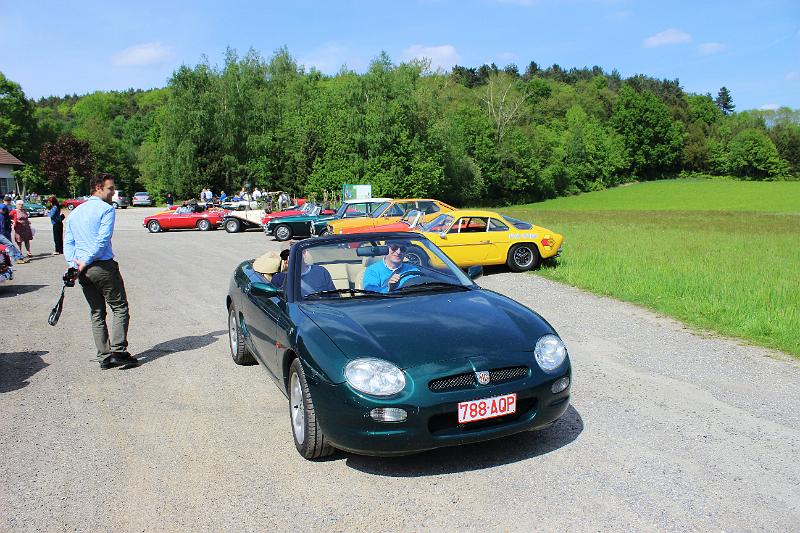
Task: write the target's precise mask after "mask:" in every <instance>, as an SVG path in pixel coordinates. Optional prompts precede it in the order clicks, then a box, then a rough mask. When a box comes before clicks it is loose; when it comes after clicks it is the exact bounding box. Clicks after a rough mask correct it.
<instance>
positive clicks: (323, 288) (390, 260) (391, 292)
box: [289, 235, 474, 302]
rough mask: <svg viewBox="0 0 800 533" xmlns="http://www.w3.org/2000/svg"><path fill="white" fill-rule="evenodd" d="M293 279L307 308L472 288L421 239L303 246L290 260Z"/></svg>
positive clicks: (295, 291) (359, 239)
mask: <svg viewBox="0 0 800 533" xmlns="http://www.w3.org/2000/svg"><path fill="white" fill-rule="evenodd" d="M289 279H290V280H291V281H290V283H293V287H292V292H293V294H294V295H295V298H298V297H299V299H301V300H303V301H308V302H317V301H330V300H337V301H338V300H341V299H346V298H404V297H413V296H418V295H420V294H428V293H432V292H447V291H463V290H469V289H470V288H472V287H474V283H473V282H472V280H470V279H469V278H468V277H467V276H466V275H465V274H464V272H462V271H461V269H459V268H458V267H457V266H456V265H455V264H454V263H453V262H452V261H451V260H450V259H449V258H448V257H447V256H446V255H445V254H444V253H443V252H442V251H441V250H440V249H439V248H437V247H436V245H434V244H433V243H431V242H430V241H429V240H427V239H425V238H424V237H421V236H419V235H415V236H413V237H402V238H394V239H388V240H387V239H385V238H365V237H364V236H357V235H354V236H353V237H352V238H349V239H347V240H342V239H333V240H322V239H319V240H316V241H305V242H304V243H303V246H302V248H301V250H300V251H299V252H298V253H293V254H292V255H291V257H290V265H289Z"/></svg>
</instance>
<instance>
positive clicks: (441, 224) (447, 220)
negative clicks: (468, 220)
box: [422, 214, 455, 232]
mask: <svg viewBox="0 0 800 533" xmlns="http://www.w3.org/2000/svg"><path fill="white" fill-rule="evenodd" d="M454 220H455V219H454V218H453V217H452V216H451V215H444V214H442V215H439V216H438V217H436V218H434V219H433V220H431V221H430V222H428V223H427V224H425V225H424V226H422V231H431V232H440V231H447V230H448V228H450V226H452V225H453V221H454Z"/></svg>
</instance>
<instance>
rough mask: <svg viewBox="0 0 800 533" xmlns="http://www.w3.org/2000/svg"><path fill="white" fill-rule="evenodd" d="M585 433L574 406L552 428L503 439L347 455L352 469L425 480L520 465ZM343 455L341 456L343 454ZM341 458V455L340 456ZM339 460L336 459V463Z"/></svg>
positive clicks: (347, 461)
mask: <svg viewBox="0 0 800 533" xmlns="http://www.w3.org/2000/svg"><path fill="white" fill-rule="evenodd" d="M582 431H583V419H582V418H581V415H580V414H579V413H578V411H576V410H575V408H574V407H573V406H571V405H570V406H569V407H568V408H567V411H566V412H565V413H564V414H563V415H562V416H561V418H559V419H558V420H557V421H556V422H555V423H554V424H553V425H552V426H550V427H548V428H546V429H543V430H541V431H528V432H525V433H518V434H516V435H511V436H509V437H505V438H502V439H497V440H491V441H487V442H480V443H477V444H468V445H465V446H453V447H448V448H439V449H436V450H431V451H429V452H424V453H420V454H417V455H409V456H405V457H366V456H362V455H353V454H344V455H345V458H346V464H347V466H349V467H350V468H353V469H355V470H360V471H361V472H366V473H368V474H374V475H377V476H389V477H421V476H431V475H438V474H452V473H454V472H467V471H470V470H482V469H484V468H492V467H495V466H500V465H505V464H510V463H516V462H519V461H524V460H526V459H530V458H532V457H538V456H539V455H544V454H546V453H550V452H553V451H555V450H558V449H559V448H563V447H564V446H566V445H568V444H570V443H571V442H573V441H574V440H575V439H577V438H578V435H580V434H581V432H582ZM339 453H341V452H339ZM337 455H339V454H338V453H337ZM335 457H336V456H334V459H335Z"/></svg>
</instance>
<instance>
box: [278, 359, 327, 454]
mask: <svg viewBox="0 0 800 533" xmlns="http://www.w3.org/2000/svg"><path fill="white" fill-rule="evenodd" d="M289 421H290V422H291V423H292V435H293V436H294V445H295V447H296V448H297V451H298V452H299V453H300V455H302V456H303V457H305V458H306V459H319V458H321V457H327V456H328V455H331V454H333V452H334V448H333V446H331V445H330V444H328V441H327V439H326V438H325V435H323V433H322V429H321V428H320V427H319V424H318V423H317V416H316V411H315V410H314V402H312V401H311V393H310V392H309V390H308V383H306V375H305V372H303V365H302V363H300V359H295V360H294V361H292V365H291V366H290V367H289Z"/></svg>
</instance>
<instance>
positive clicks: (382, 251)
mask: <svg viewBox="0 0 800 533" xmlns="http://www.w3.org/2000/svg"><path fill="white" fill-rule="evenodd" d="M388 253H389V247H388V246H386V245H381V246H359V247H358V248H357V249H356V255H357V256H358V257H378V256H379V255H386V254H388Z"/></svg>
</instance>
